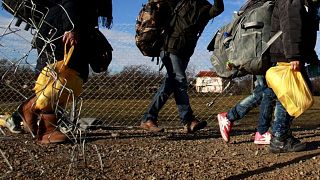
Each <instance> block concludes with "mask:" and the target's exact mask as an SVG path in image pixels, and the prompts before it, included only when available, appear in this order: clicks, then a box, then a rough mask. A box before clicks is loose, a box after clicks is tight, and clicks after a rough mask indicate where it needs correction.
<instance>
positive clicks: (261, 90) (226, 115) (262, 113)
mask: <svg viewBox="0 0 320 180" xmlns="http://www.w3.org/2000/svg"><path fill="white" fill-rule="evenodd" d="M254 77H256V78H255V79H256V80H255V89H254V90H253V92H252V94H251V95H249V96H247V97H246V98H244V99H243V100H241V101H240V102H239V103H237V104H236V105H235V106H234V107H232V108H231V109H230V110H229V111H227V112H222V113H219V114H218V115H217V119H218V123H219V129H220V133H221V136H222V138H223V140H224V141H225V142H229V141H230V133H231V131H232V126H233V123H234V122H235V121H237V120H241V119H242V118H243V117H244V116H245V115H246V114H247V113H248V112H249V111H250V110H251V109H253V108H255V107H257V106H259V105H260V109H259V119H258V125H257V132H256V133H255V137H254V144H259V145H260V144H270V140H271V134H270V132H269V131H268V130H269V128H270V126H271V121H272V112H273V107H274V100H273V99H274V97H273V98H272V97H271V98H270V94H267V93H266V92H265V90H266V89H267V88H268V87H267V84H266V80H265V78H264V76H263V75H256V76H254ZM271 96H272V95H271Z"/></svg>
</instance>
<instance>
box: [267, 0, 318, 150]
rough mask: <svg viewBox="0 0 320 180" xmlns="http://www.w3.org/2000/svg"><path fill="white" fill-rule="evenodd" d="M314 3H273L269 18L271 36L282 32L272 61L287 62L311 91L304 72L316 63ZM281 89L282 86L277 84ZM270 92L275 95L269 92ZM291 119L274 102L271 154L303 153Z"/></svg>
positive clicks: (312, 0)
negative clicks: (310, 64) (306, 65)
mask: <svg viewBox="0 0 320 180" xmlns="http://www.w3.org/2000/svg"><path fill="white" fill-rule="evenodd" d="M318 7H319V3H318V1H316V0H276V1H275V7H274V10H273V15H272V19H271V25H272V26H271V35H273V34H275V33H277V32H279V31H282V35H281V36H280V38H278V39H277V40H276V41H275V42H274V43H273V44H272V45H271V48H270V56H271V61H272V62H273V63H277V62H289V63H290V65H291V69H292V70H293V71H300V72H301V74H302V75H303V77H304V80H305V81H306V82H307V84H308V86H309V88H310V89H311V88H312V85H311V82H310V79H309V77H308V75H307V73H306V70H305V64H306V63H315V64H316V63H318V62H319V60H318V56H317V54H316V52H315V50H314V49H315V45H316V41H317V31H318V30H319V20H318V18H317V12H318V11H317V10H318ZM279 86H281V84H279ZM268 90H269V91H270V93H274V92H273V91H272V89H269V88H268ZM293 119H294V117H292V116H290V115H289V114H288V112H287V111H286V109H285V108H284V107H283V105H282V104H281V103H280V101H279V100H278V99H276V107H275V119H274V123H273V126H272V138H271V142H270V146H269V149H270V152H272V153H284V152H296V151H303V150H305V148H306V144H305V143H302V142H301V141H300V140H298V139H297V138H295V137H294V136H293V134H292V131H291V124H292V121H293Z"/></svg>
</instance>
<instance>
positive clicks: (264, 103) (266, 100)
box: [257, 88, 277, 135]
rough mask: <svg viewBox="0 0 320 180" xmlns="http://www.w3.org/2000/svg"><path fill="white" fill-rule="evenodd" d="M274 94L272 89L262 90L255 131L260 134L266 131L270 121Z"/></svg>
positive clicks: (274, 98)
mask: <svg viewBox="0 0 320 180" xmlns="http://www.w3.org/2000/svg"><path fill="white" fill-rule="evenodd" d="M276 98H277V97H276V95H275V94H274V93H273V91H272V89H270V88H265V90H264V91H263V97H262V100H261V104H260V109H259V121H258V125H257V131H258V132H259V133H260V134H261V135H262V134H264V133H266V132H267V131H268V130H269V128H270V126H271V121H272V115H273V113H272V112H273V107H274V104H275V100H276Z"/></svg>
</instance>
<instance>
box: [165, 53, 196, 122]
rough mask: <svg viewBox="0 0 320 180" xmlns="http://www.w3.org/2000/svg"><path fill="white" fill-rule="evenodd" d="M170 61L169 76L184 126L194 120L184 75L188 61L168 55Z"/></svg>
mask: <svg viewBox="0 0 320 180" xmlns="http://www.w3.org/2000/svg"><path fill="white" fill-rule="evenodd" d="M170 60H171V61H170V63H171V67H172V71H171V74H169V76H171V77H172V78H173V86H174V88H173V92H174V98H175V102H176V104H177V107H178V111H179V116H180V120H181V123H182V124H186V123H188V122H190V121H192V120H193V119H194V115H193V111H192V108H191V105H190V102H189V95H188V80H187V75H186V73H185V71H186V69H187V66H188V63H189V59H181V58H179V57H178V56H176V55H174V54H170Z"/></svg>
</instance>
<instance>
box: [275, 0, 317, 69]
mask: <svg viewBox="0 0 320 180" xmlns="http://www.w3.org/2000/svg"><path fill="white" fill-rule="evenodd" d="M316 13H317V9H316V7H315V6H314V5H312V4H311V3H309V4H308V3H305V0H276V3H275V8H274V10H273V15H272V19H271V28H272V29H271V35H274V34H275V33H277V32H278V31H282V32H283V34H282V35H281V36H280V37H279V38H278V39H277V40H276V41H275V42H274V43H273V44H272V45H271V47H270V55H271V61H272V62H280V61H282V62H290V61H292V60H298V61H301V62H303V63H312V62H314V61H317V60H318V57H317V55H316V52H315V50H314V49H315V45H316V41H317V30H318V27H319V21H318V20H317V16H316Z"/></svg>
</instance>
